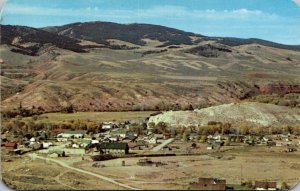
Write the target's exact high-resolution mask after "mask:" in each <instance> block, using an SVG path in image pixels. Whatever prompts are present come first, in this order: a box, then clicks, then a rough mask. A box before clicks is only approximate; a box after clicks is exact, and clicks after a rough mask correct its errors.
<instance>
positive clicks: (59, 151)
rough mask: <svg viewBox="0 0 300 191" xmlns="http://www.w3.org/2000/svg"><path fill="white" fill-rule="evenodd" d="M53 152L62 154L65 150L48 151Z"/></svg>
mask: <svg viewBox="0 0 300 191" xmlns="http://www.w3.org/2000/svg"><path fill="white" fill-rule="evenodd" d="M53 153H56V154H58V155H63V154H64V153H65V151H62V150H53V151H50V152H49V154H53Z"/></svg>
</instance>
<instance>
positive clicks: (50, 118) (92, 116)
mask: <svg viewBox="0 0 300 191" xmlns="http://www.w3.org/2000/svg"><path fill="white" fill-rule="evenodd" d="M151 113H153V112H151V111H145V112H143V111H140V112H78V113H71V114H65V113H47V114H43V115H41V116H39V118H38V120H37V122H41V123H47V122H56V123H59V122H62V121H68V120H77V119H78V120H83V121H85V120H90V121H95V122H107V121H115V120H116V121H127V120H139V119H144V118H146V117H148V116H149V115H150V114H151ZM28 119H30V118H25V120H28Z"/></svg>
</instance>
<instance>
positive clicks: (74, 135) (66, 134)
mask: <svg viewBox="0 0 300 191" xmlns="http://www.w3.org/2000/svg"><path fill="white" fill-rule="evenodd" d="M84 134H85V131H64V132H63V133H60V134H58V135H57V138H73V139H74V138H83V137H84Z"/></svg>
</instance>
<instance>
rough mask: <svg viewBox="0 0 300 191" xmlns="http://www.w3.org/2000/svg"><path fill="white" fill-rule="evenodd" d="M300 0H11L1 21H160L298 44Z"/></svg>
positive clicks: (215, 33)
mask: <svg viewBox="0 0 300 191" xmlns="http://www.w3.org/2000/svg"><path fill="white" fill-rule="evenodd" d="M297 1H298V3H299V0H294V1H293V0H8V2H7V3H6V6H5V9H4V13H3V24H13V25H27V26H33V27H45V26H53V25H63V24H68V23H72V22H85V21H97V20H99V21H111V22H117V23H149V24H158V25H164V26H169V27H174V28H178V29H181V30H185V31H189V32H195V33H199V34H203V35H208V36H226V37H241V38H261V39H266V40H271V41H275V42H279V43H284V44H300V7H299V6H297V4H296V3H295V2H297Z"/></svg>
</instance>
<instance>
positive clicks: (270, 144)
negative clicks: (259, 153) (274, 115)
mask: <svg viewBox="0 0 300 191" xmlns="http://www.w3.org/2000/svg"><path fill="white" fill-rule="evenodd" d="M267 146H276V142H275V141H267Z"/></svg>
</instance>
